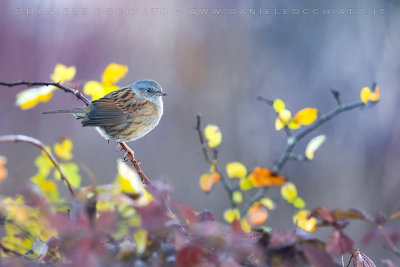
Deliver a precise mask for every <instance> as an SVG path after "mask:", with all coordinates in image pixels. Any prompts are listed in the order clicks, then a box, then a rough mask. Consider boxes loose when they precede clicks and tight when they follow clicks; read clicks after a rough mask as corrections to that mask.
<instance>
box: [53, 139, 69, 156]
mask: <svg viewBox="0 0 400 267" xmlns="http://www.w3.org/2000/svg"><path fill="white" fill-rule="evenodd" d="M72 148H73V144H72V141H71V140H70V139H68V138H64V140H61V142H60V143H55V144H54V153H55V154H56V155H57V157H59V158H61V159H64V160H71V159H72V157H73V156H72V153H71V150H72Z"/></svg>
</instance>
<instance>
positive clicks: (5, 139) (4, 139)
mask: <svg viewBox="0 0 400 267" xmlns="http://www.w3.org/2000/svg"><path fill="white" fill-rule="evenodd" d="M0 143H27V144H31V145H33V146H36V147H37V148H39V149H40V150H42V151H43V152H44V153H45V154H46V156H47V157H48V158H49V159H50V161H51V162H52V163H53V165H54V167H55V168H56V170H57V171H58V172H59V173H60V177H61V180H63V181H64V182H65V183H66V184H67V186H68V189H69V192H70V193H71V195H72V196H75V191H74V189H73V188H72V186H71V184H70V183H69V181H68V179H67V177H66V176H65V175H64V173H63V172H62V170H61V168H60V165H59V164H58V162H57V160H56V158H55V157H53V155H52V154H50V153H49V152H48V151H47V150H46V147H45V146H44V144H43V143H42V142H40V141H39V140H37V139H35V138H32V137H30V136H26V135H2V136H0Z"/></svg>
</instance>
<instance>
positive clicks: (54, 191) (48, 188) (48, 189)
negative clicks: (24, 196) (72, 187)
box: [39, 181, 59, 203]
mask: <svg viewBox="0 0 400 267" xmlns="http://www.w3.org/2000/svg"><path fill="white" fill-rule="evenodd" d="M39 187H40V189H41V191H42V194H43V196H44V197H45V198H46V199H47V201H50V202H53V203H57V202H59V194H58V188H57V184H56V183H55V182H54V181H45V182H43V183H41V184H40V186H39Z"/></svg>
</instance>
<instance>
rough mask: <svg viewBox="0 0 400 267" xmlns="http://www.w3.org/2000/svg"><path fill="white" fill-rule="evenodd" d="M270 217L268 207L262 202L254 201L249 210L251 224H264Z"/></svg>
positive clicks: (248, 215)
mask: <svg viewBox="0 0 400 267" xmlns="http://www.w3.org/2000/svg"><path fill="white" fill-rule="evenodd" d="M267 218H268V211H267V209H266V208H265V207H264V206H263V205H261V204H260V203H258V202H256V203H254V204H253V205H252V206H251V207H250V209H249V210H248V211H247V221H248V222H249V224H251V225H259V224H263V223H264V222H265V221H266V220H267Z"/></svg>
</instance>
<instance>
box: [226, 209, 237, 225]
mask: <svg viewBox="0 0 400 267" xmlns="http://www.w3.org/2000/svg"><path fill="white" fill-rule="evenodd" d="M224 219H225V221H227V222H228V223H231V222H233V221H234V220H239V219H240V211H239V210H238V209H227V210H225V211H224Z"/></svg>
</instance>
